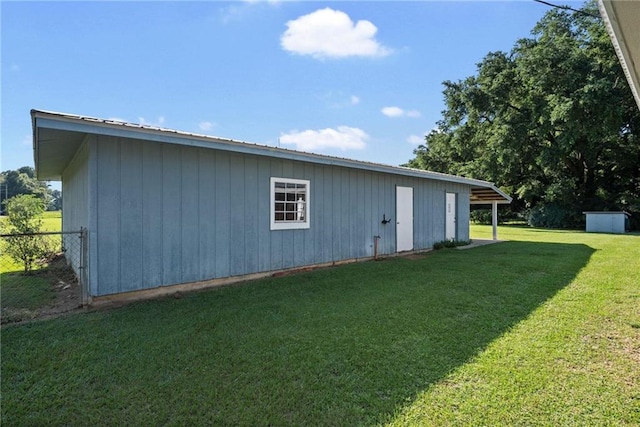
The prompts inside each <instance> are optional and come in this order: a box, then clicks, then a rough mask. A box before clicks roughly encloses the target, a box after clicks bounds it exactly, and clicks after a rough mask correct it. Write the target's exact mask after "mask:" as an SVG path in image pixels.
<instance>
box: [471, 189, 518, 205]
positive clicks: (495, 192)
mask: <svg viewBox="0 0 640 427" xmlns="http://www.w3.org/2000/svg"><path fill="white" fill-rule="evenodd" d="M469 201H470V203H471V204H472V205H490V204H492V203H493V202H496V203H501V204H503V203H505V204H506V203H511V197H509V195H507V194H506V193H504V192H503V191H502V190H500V189H499V188H497V187H496V186H494V185H490V186H485V187H472V188H471V195H470V197H469Z"/></svg>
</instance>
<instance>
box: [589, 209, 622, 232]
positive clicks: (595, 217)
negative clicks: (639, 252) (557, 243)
mask: <svg viewBox="0 0 640 427" xmlns="http://www.w3.org/2000/svg"><path fill="white" fill-rule="evenodd" d="M582 213H583V214H585V215H586V216H587V233H624V232H625V229H626V227H625V225H626V220H627V218H628V217H629V214H628V213H627V212H582Z"/></svg>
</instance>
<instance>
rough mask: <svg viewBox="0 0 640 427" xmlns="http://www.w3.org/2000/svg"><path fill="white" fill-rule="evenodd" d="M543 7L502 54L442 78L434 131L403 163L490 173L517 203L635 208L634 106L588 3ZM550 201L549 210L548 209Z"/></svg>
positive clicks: (571, 209) (575, 210) (638, 145)
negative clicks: (464, 73)
mask: <svg viewBox="0 0 640 427" xmlns="http://www.w3.org/2000/svg"><path fill="white" fill-rule="evenodd" d="M582 10H583V11H584V12H586V13H584V14H580V13H571V12H567V11H560V10H555V9H554V10H550V11H549V12H547V13H546V14H545V16H544V17H543V18H542V19H541V20H540V21H539V22H538V23H537V25H536V26H535V27H534V29H533V31H532V33H531V37H530V38H526V39H522V40H519V41H517V42H516V43H515V45H514V47H513V49H512V50H511V52H509V53H505V52H492V53H489V54H488V55H487V56H486V57H485V58H484V59H483V60H482V62H481V63H479V64H478V68H477V74H476V75H474V76H471V77H468V78H466V79H464V80H461V81H457V82H451V81H446V82H444V87H445V89H444V92H443V93H444V100H445V102H446V109H445V110H444V111H443V113H442V119H441V120H440V121H439V122H438V128H437V130H434V131H432V132H431V133H430V134H429V135H427V136H426V138H425V143H424V144H423V145H421V146H419V147H418V148H417V149H416V150H415V152H414V153H415V156H416V157H415V158H414V159H412V160H410V161H409V162H408V166H411V167H417V168H421V169H429V170H434V171H439V172H446V173H453V174H459V175H463V176H468V177H473V178H478V179H486V180H489V181H493V182H495V183H496V184H498V185H499V186H501V187H503V188H505V189H506V190H507V191H509V192H510V193H511V194H512V195H513V196H514V203H513V208H514V209H516V210H527V209H533V210H534V211H535V210H536V209H538V211H540V210H541V209H543V210H544V209H547V210H548V211H553V212H556V213H558V212H559V213H560V215H556V221H555V222H553V221H552V222H550V223H548V224H547V225H553V226H575V225H577V224H578V223H579V222H580V221H581V219H582V215H581V212H582V211H584V210H603V209H606V210H620V209H624V210H629V211H634V212H636V213H639V214H640V111H639V110H638V106H637V105H636V104H635V102H634V99H633V96H632V94H631V90H630V89H629V87H628V85H627V82H626V80H625V76H624V74H623V71H622V69H621V66H620V64H619V62H618V59H617V57H616V54H615V51H614V49H613V46H612V44H611V40H610V39H609V36H608V34H607V33H606V30H605V28H604V24H603V22H602V20H601V19H600V18H599V15H598V11H597V7H596V6H595V4H594V3H593V2H589V3H587V4H586V5H585V6H584V7H583V9H582ZM550 208H553V209H550Z"/></svg>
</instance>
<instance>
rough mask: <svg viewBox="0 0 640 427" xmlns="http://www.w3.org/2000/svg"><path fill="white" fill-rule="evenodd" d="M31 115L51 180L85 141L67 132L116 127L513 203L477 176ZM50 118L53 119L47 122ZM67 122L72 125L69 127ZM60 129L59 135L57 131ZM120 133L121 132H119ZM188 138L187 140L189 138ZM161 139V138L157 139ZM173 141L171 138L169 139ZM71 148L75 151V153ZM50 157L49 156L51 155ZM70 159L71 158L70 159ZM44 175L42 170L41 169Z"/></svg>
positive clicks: (39, 165)
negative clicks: (455, 186) (463, 187)
mask: <svg viewBox="0 0 640 427" xmlns="http://www.w3.org/2000/svg"><path fill="white" fill-rule="evenodd" d="M31 117H32V122H33V132H34V158H35V166H36V172H37V173H38V176H39V178H40V179H50V180H55V179H56V178H58V179H59V176H60V175H61V173H62V170H58V169H60V168H61V167H64V166H65V165H66V164H64V165H63V163H64V158H65V157H68V156H72V155H73V154H74V153H75V151H74V147H75V146H76V145H77V144H79V141H80V140H81V138H80V137H77V138H75V141H74V142H73V144H67V149H66V152H65V150H64V149H62V150H61V148H63V147H61V144H62V139H63V138H64V136H63V134H64V135H69V134H71V133H75V134H77V135H84V134H88V133H92V132H93V133H99V134H100V133H105V134H110V133H109V132H100V131H99V130H100V128H102V129H103V130H104V129H113V130H118V129H122V130H126V131H131V132H136V133H142V134H146V135H156V136H157V135H162V136H169V137H171V136H174V137H178V138H182V139H181V140H180V141H177V143H183V144H185V143H186V140H192V141H197V142H198V143H196V144H191V145H198V146H203V147H206V146H209V147H212V148H218V149H225V150H229V151H239V152H245V153H252V154H257V155H265V156H271V157H281V158H289V159H293V160H300V161H307V162H312V163H321V164H330V165H338V166H344V167H352V168H354V167H355V168H358V169H366V170H373V171H379V172H386V173H395V174H400V175H409V176H417V177H421V178H428V179H435V180H439V181H449V182H456V183H463V184H468V185H471V186H472V195H471V202H472V203H483V202H491V201H493V200H498V201H499V202H500V203H510V202H511V197H509V196H508V195H507V194H505V193H504V192H502V191H501V190H500V189H498V188H497V187H495V185H493V184H492V183H491V182H488V181H482V180H477V179H473V178H465V177H461V176H457V175H450V174H445V173H440V172H432V171H425V170H420V169H412V168H407V167H403V166H390V165H385V164H382V163H374V162H366V161H362V160H353V159H348V158H344V157H337V156H328V155H323V154H316V153H308V152H304V151H298V150H291V149H287V148H280V147H273V146H269V145H262V144H256V143H249V142H245V141H239V140H234V139H229V138H221V137H215V136H210V135H205V134H198V133H192V132H185V131H179V130H174V129H167V128H162V127H156V126H150V125H143V124H136V123H129V122H124V121H119V120H113V119H100V118H97V117H90V116H83V115H77V114H69V113H61V112H54V111H45V110H36V109H33V110H31ZM47 120H49V121H47ZM64 123H67V124H68V125H67V126H65V125H64ZM73 124H82V125H88V126H89V127H87V126H81V127H77V126H73ZM45 129H49V130H50V132H51V134H50V135H48V138H41V135H40V132H41V131H42V130H45ZM56 132H58V134H56ZM115 134H116V135H119V133H117V132H116V133H115ZM185 139H186V140H185ZM156 140H157V138H156ZM166 142H170V141H166ZM56 143H58V144H60V146H55V147H51V149H50V150H48V152H47V153H46V154H45V156H41V153H40V148H39V147H40V146H41V145H42V144H51V145H56ZM174 143H176V142H174ZM71 151H74V152H73V153H72V152H71ZM47 157H48V158H47ZM53 157H57V158H58V163H57V165H52V166H53V167H51V168H50V170H47V167H46V165H47V162H48V161H50V162H52V163H53V161H52V160H51V159H52V158H53ZM69 160H70V159H69ZM42 169H44V171H42V174H41V173H40V170H42Z"/></svg>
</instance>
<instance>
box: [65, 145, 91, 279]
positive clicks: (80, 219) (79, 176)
mask: <svg viewBox="0 0 640 427" xmlns="http://www.w3.org/2000/svg"><path fill="white" fill-rule="evenodd" d="M88 158H89V146H88V144H87V142H86V141H85V142H84V143H83V144H82V145H81V146H80V148H79V149H78V151H77V152H76V154H75V156H74V157H73V159H72V160H71V162H70V163H69V164H68V165H67V167H66V169H65V170H64V172H63V174H62V192H63V194H64V203H63V205H62V231H79V230H80V228H81V227H84V228H88V227H89V162H88V161H87V160H88ZM63 246H64V247H65V249H66V258H67V261H68V262H69V263H70V264H71V266H72V268H73V270H74V271H75V273H76V274H80V271H79V267H80V265H79V263H80V256H81V254H80V241H79V236H78V235H75V234H69V235H63Z"/></svg>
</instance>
